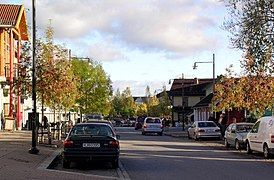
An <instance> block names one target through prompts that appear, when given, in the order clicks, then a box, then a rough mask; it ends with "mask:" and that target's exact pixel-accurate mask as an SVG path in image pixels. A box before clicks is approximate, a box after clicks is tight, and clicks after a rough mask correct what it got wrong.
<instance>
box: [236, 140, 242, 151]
mask: <svg viewBox="0 0 274 180" xmlns="http://www.w3.org/2000/svg"><path fill="white" fill-rule="evenodd" d="M235 149H237V150H240V149H241V146H240V143H239V141H238V139H236V140H235Z"/></svg>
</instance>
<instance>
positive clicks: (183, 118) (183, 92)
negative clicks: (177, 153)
mask: <svg viewBox="0 0 274 180" xmlns="http://www.w3.org/2000/svg"><path fill="white" fill-rule="evenodd" d="M184 89H185V88H184V73H182V120H183V131H184V130H185V102H184V100H185V90H184Z"/></svg>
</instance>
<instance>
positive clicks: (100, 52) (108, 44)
mask: <svg viewBox="0 0 274 180" xmlns="http://www.w3.org/2000/svg"><path fill="white" fill-rule="evenodd" d="M88 51H89V52H88V54H89V56H90V57H91V58H92V59H95V60H96V61H103V62H107V61H119V60H126V59H127V57H126V56H125V55H124V54H123V53H122V51H121V49H120V48H119V47H117V46H116V45H115V43H114V42H113V41H112V40H104V41H102V42H99V43H95V44H93V45H91V46H90V47H89V50H88Z"/></svg>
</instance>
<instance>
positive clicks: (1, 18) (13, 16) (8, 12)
mask: <svg viewBox="0 0 274 180" xmlns="http://www.w3.org/2000/svg"><path fill="white" fill-rule="evenodd" d="M20 8H21V5H11V4H0V25H10V26H15V25H16V22H17V18H18V17H19V13H20Z"/></svg>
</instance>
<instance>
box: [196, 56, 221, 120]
mask: <svg viewBox="0 0 274 180" xmlns="http://www.w3.org/2000/svg"><path fill="white" fill-rule="evenodd" d="M198 63H212V72H213V79H212V94H213V95H214V92H215V54H213V56H212V61H199V62H194V65H193V69H197V67H198V66H197V64H198ZM212 113H213V106H212ZM215 116H216V114H214V117H215ZM215 118H216V117H215Z"/></svg>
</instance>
